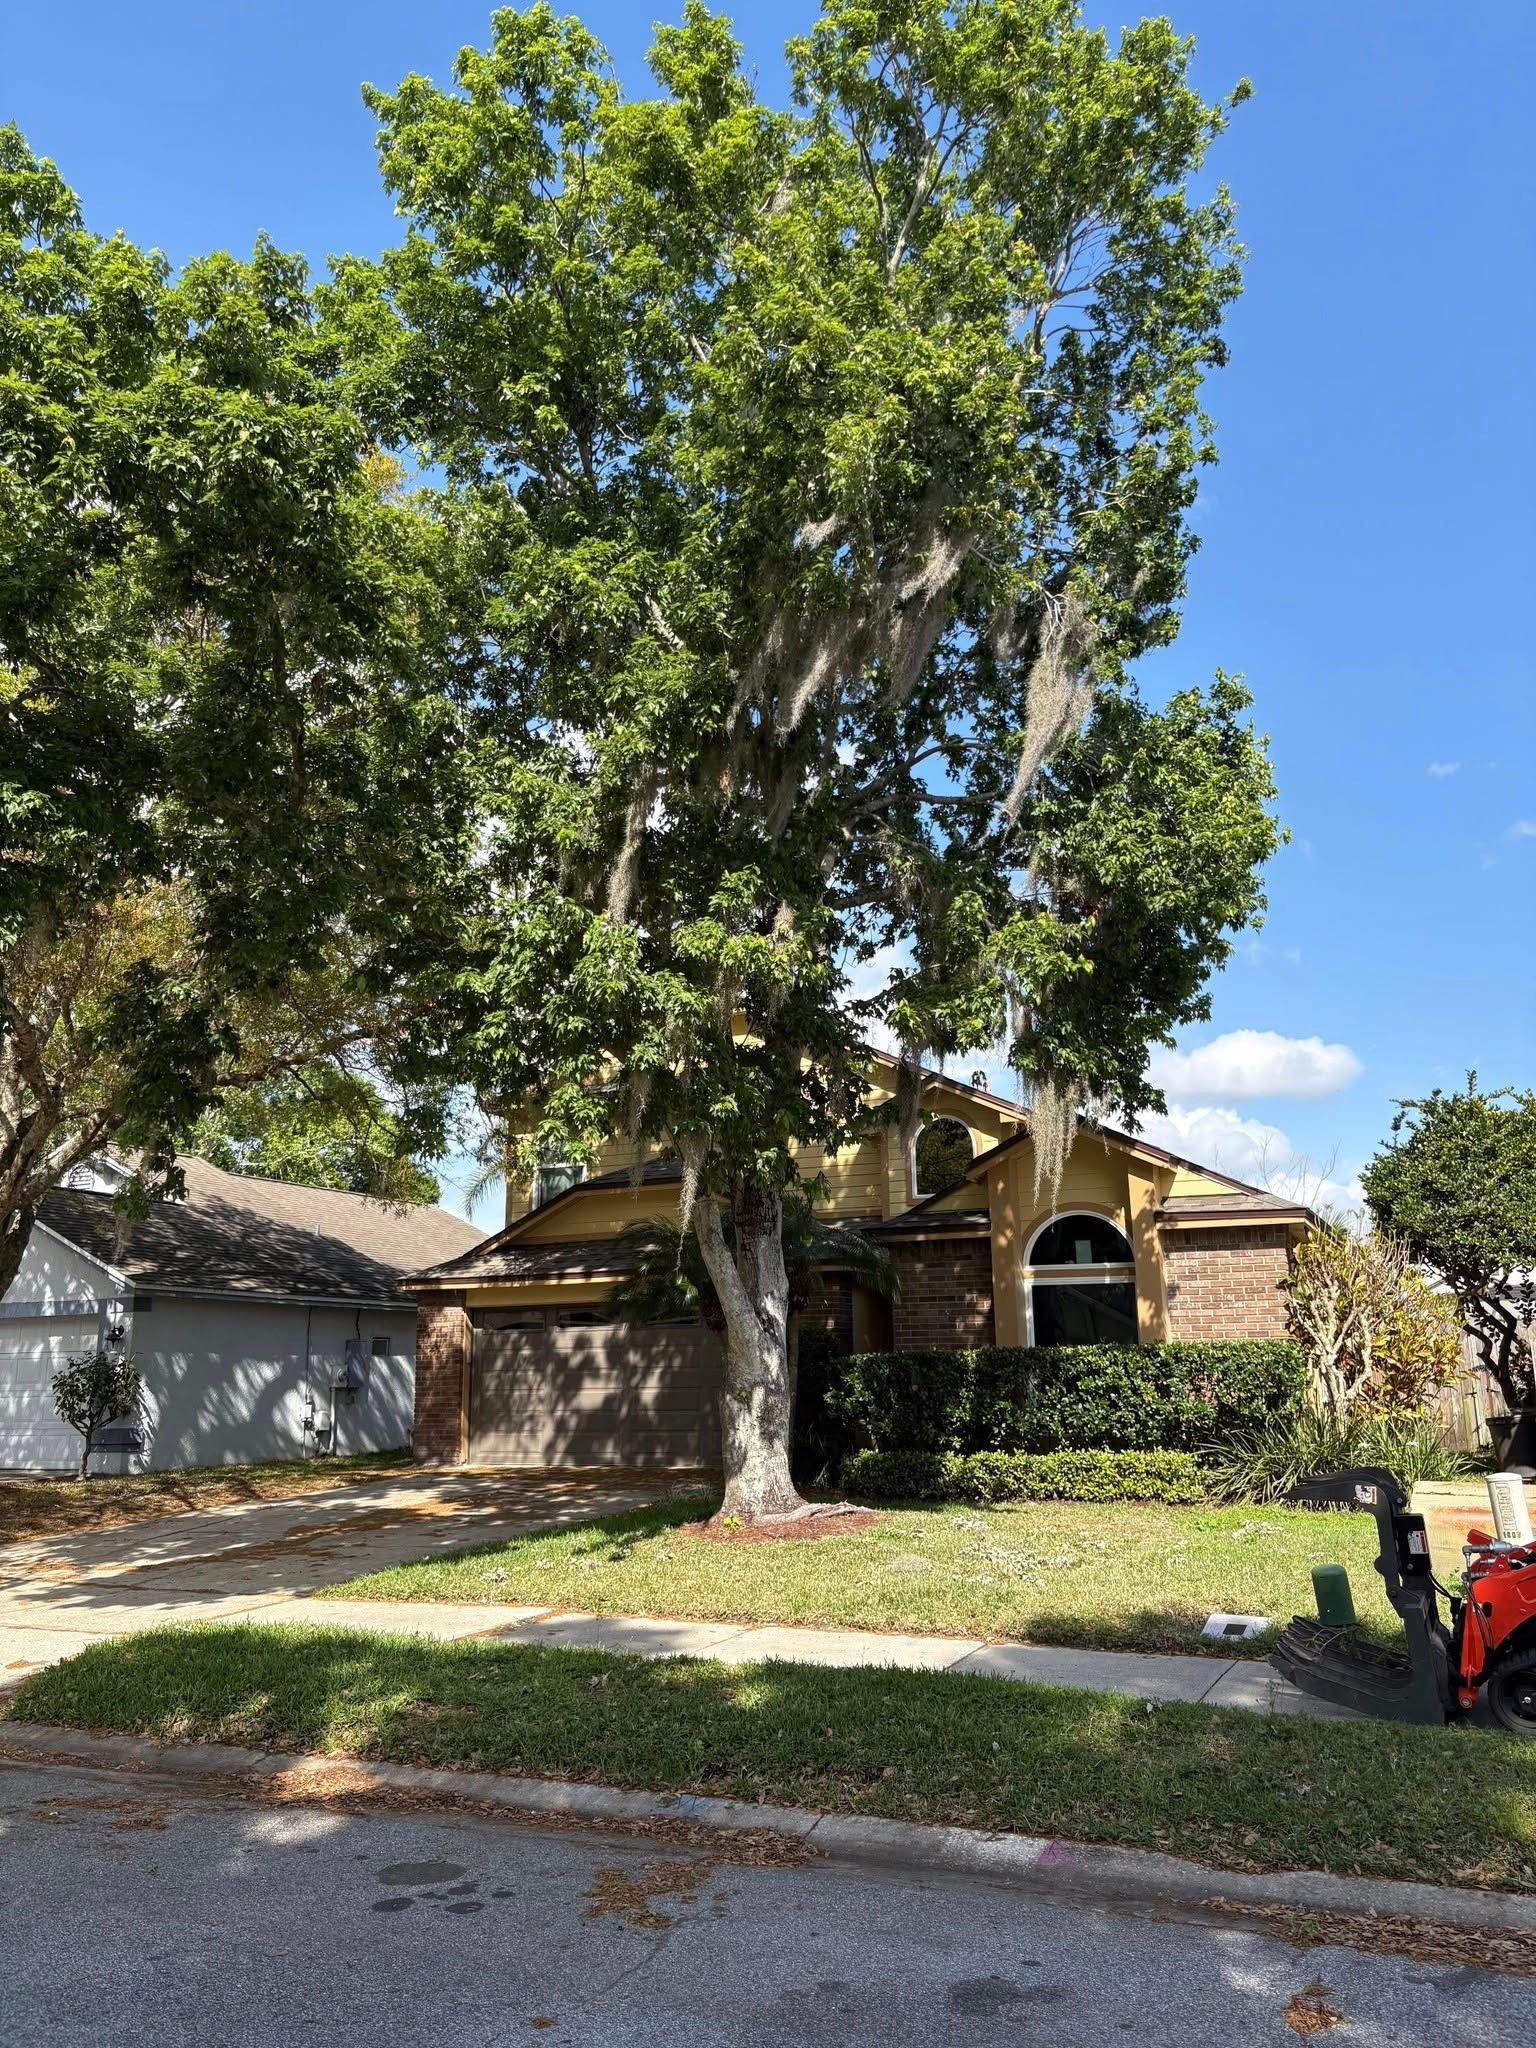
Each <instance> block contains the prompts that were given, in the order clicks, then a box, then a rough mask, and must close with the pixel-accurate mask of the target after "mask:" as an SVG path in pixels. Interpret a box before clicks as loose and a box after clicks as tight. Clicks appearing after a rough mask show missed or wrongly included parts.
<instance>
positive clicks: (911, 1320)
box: [885, 1237, 997, 1351]
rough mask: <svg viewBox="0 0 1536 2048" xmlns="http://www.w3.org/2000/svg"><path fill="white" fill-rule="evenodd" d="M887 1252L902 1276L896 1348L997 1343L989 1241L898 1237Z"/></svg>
mask: <svg viewBox="0 0 1536 2048" xmlns="http://www.w3.org/2000/svg"><path fill="white" fill-rule="evenodd" d="M885 1248H886V1250H887V1251H888V1252H889V1253H890V1255H891V1259H892V1262H893V1264H894V1265H895V1267H896V1271H897V1272H898V1274H899V1275H900V1276H901V1293H900V1294H899V1295H898V1296H897V1298H896V1299H895V1301H893V1302H892V1303H891V1323H892V1335H893V1342H894V1346H895V1349H896V1350H898V1351H920V1350H924V1349H927V1348H929V1347H930V1346H932V1347H936V1348H940V1349H945V1348H949V1347H954V1348H957V1349H961V1350H970V1349H973V1348H974V1347H976V1346H978V1345H983V1344H995V1343H996V1341H997V1337H996V1330H995V1325H994V1323H993V1319H992V1245H991V1240H990V1239H989V1238H986V1237H926V1238H918V1239H915V1240H913V1239H902V1238H899V1237H893V1238H887V1239H886V1241H885Z"/></svg>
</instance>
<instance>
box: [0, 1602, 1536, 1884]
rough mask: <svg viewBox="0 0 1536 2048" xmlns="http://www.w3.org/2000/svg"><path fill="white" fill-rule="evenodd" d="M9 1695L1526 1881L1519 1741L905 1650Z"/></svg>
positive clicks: (30, 1716)
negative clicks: (1286, 1710)
mask: <svg viewBox="0 0 1536 2048" xmlns="http://www.w3.org/2000/svg"><path fill="white" fill-rule="evenodd" d="M11 1713H12V1714H13V1715H14V1716H15V1717H16V1718H18V1719H22V1720H28V1721H39V1722H64V1723H68V1724H70V1725H74V1726H79V1727H90V1728H105V1729H114V1730H124V1731H131V1732H138V1733H143V1734H146V1735H150V1736H154V1737H158V1738H162V1739H172V1740H174V1739H185V1738H200V1739H206V1740H212V1741H225V1742H235V1743H244V1744H250V1745H254V1746H261V1747H269V1748H277V1749H283V1750H293V1751H300V1752H318V1753H322V1754H328V1755H333V1756H353V1757H376V1758H387V1759H391V1760H394V1761H397V1762H402V1763H412V1764H427V1765H440V1766H450V1767H451V1766H457V1767H460V1768H469V1769H479V1770H496V1771H503V1772H510V1773H514V1774H519V1775H528V1776H535V1777H547V1778H574V1779H580V1780H585V1781H590V1782H595V1783H600V1784H610V1785H618V1786H626V1787H644V1788H650V1789H654V1790H669V1791H694V1792H702V1793H713V1794H718V1795H722V1796H728V1797H732V1798H736V1799H743V1800H748V1801H751V1800H762V1801H767V1802H770V1803H776V1804H788V1805H804V1806H809V1807H813V1808H816V1809H819V1810H822V1811H826V1812H833V1813H852V1814H868V1815H880V1816H884V1817H888V1818H892V1819H899V1820H918V1821H928V1822H948V1823H953V1824H957V1825H961V1826H973V1827H984V1828H994V1829H1001V1830H1014V1831H1019V1832H1023V1833H1028V1834H1035V1835H1047V1836H1062V1837H1065V1838H1067V1839H1069V1840H1072V1839H1075V1840H1080V1841H1098V1842H1119V1843H1128V1844H1135V1845H1139V1846H1143V1847H1147V1848H1154V1849H1160V1850H1165V1851H1170V1852H1174V1853H1182V1854H1186V1855H1192V1856H1195V1857H1198V1858H1200V1859H1202V1860H1204V1861H1206V1862H1209V1863H1213V1864H1215V1865H1218V1866H1221V1867H1226V1868H1255V1867H1258V1868H1284V1867H1304V1868H1322V1869H1332V1870H1342V1871H1358V1872H1361V1873H1369V1874H1376V1875H1390V1876H1398V1877H1414V1878H1423V1879H1432V1880H1438V1881H1440V1882H1445V1881H1447V1880H1450V1881H1453V1882H1455V1881H1459V1882H1462V1883H1482V1884H1495V1885H1504V1886H1512V1887H1514V1888H1517V1889H1536V1874H1533V1868H1532V1866H1533V1864H1536V1745H1528V1746H1527V1745H1522V1744H1520V1743H1518V1742H1516V1741H1513V1740H1511V1739H1510V1738H1507V1737H1503V1736H1500V1735H1496V1734H1484V1733H1480V1732H1478V1731H1475V1730H1468V1729H1462V1728H1456V1729H1449V1730H1441V1729H1426V1728H1410V1727H1403V1726H1398V1725H1395V1724H1392V1723H1387V1722H1370V1723H1342V1722H1318V1721H1311V1720H1308V1719H1305V1718H1302V1717H1296V1718H1282V1717H1270V1716H1264V1715H1259V1714H1251V1713H1244V1712H1242V1711H1239V1710H1224V1709H1214V1708H1207V1707H1199V1706H1182V1705H1160V1706H1157V1707H1155V1708H1154V1707H1153V1706H1152V1705H1151V1704H1150V1703H1148V1702H1146V1701H1143V1700H1139V1699H1130V1698H1127V1697H1124V1696H1121V1695H1117V1694H1108V1693H1097V1694H1096V1693H1085V1692H1081V1691H1073V1690H1068V1689H1065V1688H1057V1687H1046V1686H1034V1685H1022V1684H1018V1683H1016V1682H1011V1681H1007V1680H1001V1679H990V1678H984V1677H960V1676H956V1675H953V1674H949V1673H935V1672H915V1671H901V1670H890V1669H885V1670H835V1669H826V1668H821V1667H809V1666H804V1665H793V1664H782V1663H770V1664H763V1665H747V1666H728V1665H722V1664H720V1663H717V1662H712V1661H702V1660H700V1661H691V1660H684V1659H673V1660H669V1661H649V1660H645V1659H640V1658H635V1657H626V1656H621V1655H617V1654H613V1653H608V1652H600V1651H581V1650H566V1649H542V1648H528V1647H524V1646H520V1645H510V1644H496V1643H486V1642H478V1641H476V1642H460V1643H438V1642H431V1641H427V1640H424V1639H420V1638H415V1637H408V1636H386V1635H360V1634H354V1633H351V1632H347V1631H339V1630H329V1629H325V1628H323V1627H308V1626H306V1627H282V1628H262V1627H259V1626H240V1625H221V1624H216V1623H215V1624H208V1625H204V1626H201V1627H196V1628H182V1629H170V1630H162V1631H154V1632H150V1633H145V1634H141V1635H135V1636H130V1637H122V1638H119V1639H117V1640H116V1641H114V1642H110V1643H104V1644H99V1645H95V1646H93V1647H92V1648H90V1649H88V1650H86V1651H83V1652H82V1653H81V1654H80V1655H79V1656H77V1657H74V1658H72V1659H70V1660H69V1661H68V1662H66V1663H63V1664H59V1665H56V1666H53V1667H52V1668H50V1669H49V1670H46V1671H43V1672H40V1673H38V1674H37V1675H36V1676H34V1677H33V1678H31V1679H29V1680H28V1681H27V1682H26V1683H25V1684H24V1685H23V1687H22V1688H21V1689H20V1691H19V1693H18V1694H17V1696H16V1698H15V1700H14V1702H13V1703H12V1706H11Z"/></svg>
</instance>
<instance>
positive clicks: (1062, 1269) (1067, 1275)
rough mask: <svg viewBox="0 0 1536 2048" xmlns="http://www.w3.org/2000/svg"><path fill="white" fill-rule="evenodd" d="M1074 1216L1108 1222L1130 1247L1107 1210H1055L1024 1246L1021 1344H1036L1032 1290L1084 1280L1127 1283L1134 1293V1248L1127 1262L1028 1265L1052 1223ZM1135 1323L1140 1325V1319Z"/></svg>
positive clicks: (1021, 1271)
mask: <svg viewBox="0 0 1536 2048" xmlns="http://www.w3.org/2000/svg"><path fill="white" fill-rule="evenodd" d="M1074 1216H1082V1217H1085V1218H1087V1219H1088V1220H1090V1221H1092V1222H1094V1223H1107V1224H1108V1225H1109V1227H1110V1228H1111V1230H1114V1231H1117V1232H1118V1233H1119V1235H1120V1236H1121V1237H1124V1238H1125V1241H1126V1244H1127V1245H1128V1246H1130V1244H1131V1241H1130V1239H1129V1238H1128V1237H1126V1234H1125V1231H1124V1230H1123V1229H1121V1226H1120V1222H1119V1219H1118V1218H1117V1217H1116V1216H1114V1215H1113V1214H1112V1213H1111V1212H1110V1211H1109V1210H1108V1209H1057V1210H1056V1211H1055V1212H1054V1213H1053V1214H1051V1215H1049V1216H1047V1217H1046V1218H1045V1219H1044V1221H1043V1222H1041V1223H1040V1224H1039V1225H1038V1226H1037V1227H1036V1228H1035V1229H1034V1230H1032V1231H1031V1232H1030V1236H1029V1243H1028V1244H1027V1245H1026V1246H1025V1247H1024V1257H1023V1260H1022V1261H1021V1263H1020V1267H1019V1273H1020V1282H1021V1285H1022V1286H1023V1289H1024V1342H1025V1344H1026V1345H1030V1344H1033V1343H1034V1341H1035V1289H1036V1288H1037V1287H1072V1286H1076V1285H1078V1284H1079V1283H1081V1282H1082V1281H1084V1280H1097V1281H1100V1282H1102V1283H1104V1284H1106V1285H1113V1286H1119V1287H1124V1286H1126V1285H1127V1284H1129V1285H1130V1287H1131V1288H1132V1289H1133V1290H1134V1289H1135V1286H1136V1254H1135V1248H1134V1246H1131V1256H1130V1258H1129V1259H1114V1260H1109V1261H1105V1262H1100V1263H1098V1264H1096V1265H1091V1266H1036V1265H1033V1264H1031V1260H1032V1258H1033V1256H1034V1250H1035V1246H1036V1245H1037V1244H1038V1243H1039V1242H1040V1240H1041V1238H1042V1237H1044V1235H1045V1233H1046V1232H1047V1231H1048V1230H1049V1229H1051V1227H1052V1226H1053V1225H1054V1224H1057V1223H1070V1222H1071V1220H1072V1218H1073V1217H1074ZM1137 1320H1138V1324H1139V1322H1140V1317H1139V1316H1138V1318H1137Z"/></svg>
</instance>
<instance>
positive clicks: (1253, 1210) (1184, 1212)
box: [1157, 1188, 1311, 1222]
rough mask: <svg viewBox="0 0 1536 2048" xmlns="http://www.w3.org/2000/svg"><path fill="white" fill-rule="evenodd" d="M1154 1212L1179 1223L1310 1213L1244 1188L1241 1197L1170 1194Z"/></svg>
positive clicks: (1279, 1197)
mask: <svg viewBox="0 0 1536 2048" xmlns="http://www.w3.org/2000/svg"><path fill="white" fill-rule="evenodd" d="M1157 1213H1158V1215H1159V1216H1166V1217H1168V1218H1169V1219H1170V1221H1173V1222H1178V1221H1180V1220H1181V1219H1184V1218H1188V1217H1192V1216H1308V1215H1310V1214H1311V1211H1310V1210H1309V1209H1308V1208H1307V1206H1306V1204H1305V1203H1303V1202H1291V1201H1287V1200H1286V1198H1285V1197H1284V1196H1283V1195H1270V1194H1265V1193H1264V1192H1263V1191H1262V1190H1260V1189H1258V1188H1245V1189H1244V1190H1243V1191H1242V1193H1241V1194H1239V1193H1237V1192H1236V1191H1234V1192H1233V1193H1231V1194H1229V1195H1169V1196H1167V1197H1166V1199H1165V1200H1164V1201H1163V1203H1162V1205H1161V1207H1160V1208H1159V1209H1158V1212H1157Z"/></svg>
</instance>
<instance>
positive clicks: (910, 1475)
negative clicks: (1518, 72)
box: [842, 1451, 1207, 1506]
mask: <svg viewBox="0 0 1536 2048" xmlns="http://www.w3.org/2000/svg"><path fill="white" fill-rule="evenodd" d="M842 1477H843V1485H844V1486H845V1487H846V1488H847V1489H848V1491H849V1492H851V1493H856V1494H862V1495H863V1496H865V1497H866V1498H868V1499H875V1500H967V1501H976V1502H979V1503H983V1504H984V1503H986V1502H988V1501H1004V1500H1081V1501H1157V1502H1161V1503H1163V1504H1165V1505H1169V1506H1182V1505H1186V1504H1190V1503H1193V1502H1196V1501H1201V1500H1204V1499H1205V1498H1206V1494H1207V1488H1206V1484H1205V1475H1204V1472H1203V1471H1202V1469H1201V1465H1200V1461H1199V1459H1198V1458H1196V1457H1195V1456H1194V1455H1193V1454H1192V1453H1191V1452H1189V1451H1040V1452H1032V1451H973V1452H971V1453H970V1454H969V1455H963V1454H960V1453H957V1452H954V1451H855V1452H854V1453H853V1455H852V1456H851V1457H849V1458H845V1459H844V1461H843V1474H842Z"/></svg>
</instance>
